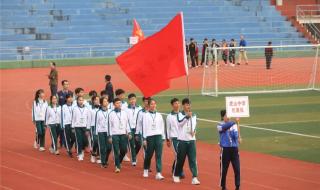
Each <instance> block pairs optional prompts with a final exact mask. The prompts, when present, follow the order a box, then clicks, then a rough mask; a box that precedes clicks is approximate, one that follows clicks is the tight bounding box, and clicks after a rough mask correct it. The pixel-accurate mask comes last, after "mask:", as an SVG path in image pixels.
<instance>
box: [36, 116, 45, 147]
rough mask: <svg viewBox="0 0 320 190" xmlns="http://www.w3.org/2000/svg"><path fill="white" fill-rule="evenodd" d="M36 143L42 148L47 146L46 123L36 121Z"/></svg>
mask: <svg viewBox="0 0 320 190" xmlns="http://www.w3.org/2000/svg"><path fill="white" fill-rule="evenodd" d="M35 124H36V141H37V144H38V145H40V147H44V146H45V137H46V127H45V125H44V121H36V122H35Z"/></svg>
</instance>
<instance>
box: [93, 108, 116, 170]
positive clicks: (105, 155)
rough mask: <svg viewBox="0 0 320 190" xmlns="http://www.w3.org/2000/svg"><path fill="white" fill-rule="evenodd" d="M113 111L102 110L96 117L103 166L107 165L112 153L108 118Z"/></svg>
mask: <svg viewBox="0 0 320 190" xmlns="http://www.w3.org/2000/svg"><path fill="white" fill-rule="evenodd" d="M110 112H111V110H108V109H107V110H104V109H102V108H101V109H100V110H99V111H97V113H96V117H95V129H96V131H95V134H97V135H98V145H99V154H100V159H101V165H107V164H108V159H109V155H110V152H111V151H112V144H111V143H109V137H110V135H109V133H108V129H109V127H108V120H109V119H108V118H109V113H110Z"/></svg>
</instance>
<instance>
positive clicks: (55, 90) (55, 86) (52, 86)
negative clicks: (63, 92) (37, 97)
mask: <svg viewBox="0 0 320 190" xmlns="http://www.w3.org/2000/svg"><path fill="white" fill-rule="evenodd" d="M50 91H51V96H52V95H56V94H57V92H58V86H57V85H50Z"/></svg>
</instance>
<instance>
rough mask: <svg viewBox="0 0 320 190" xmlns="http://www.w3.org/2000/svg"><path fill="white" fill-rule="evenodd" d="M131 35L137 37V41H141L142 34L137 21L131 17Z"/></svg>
mask: <svg viewBox="0 0 320 190" xmlns="http://www.w3.org/2000/svg"><path fill="white" fill-rule="evenodd" d="M132 36H134V37H137V38H138V42H140V41H142V40H143V39H144V34H143V32H142V30H141V28H140V25H139V23H138V22H137V20H136V19H133V29H132Z"/></svg>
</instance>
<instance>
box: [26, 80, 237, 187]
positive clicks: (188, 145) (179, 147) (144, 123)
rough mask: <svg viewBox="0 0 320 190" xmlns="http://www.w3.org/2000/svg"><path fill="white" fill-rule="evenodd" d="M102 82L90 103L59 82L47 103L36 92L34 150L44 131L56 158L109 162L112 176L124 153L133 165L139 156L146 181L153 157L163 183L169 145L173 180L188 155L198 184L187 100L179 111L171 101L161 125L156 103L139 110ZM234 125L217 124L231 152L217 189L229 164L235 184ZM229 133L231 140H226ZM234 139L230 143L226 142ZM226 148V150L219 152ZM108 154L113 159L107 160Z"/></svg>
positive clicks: (193, 123) (146, 101) (41, 146)
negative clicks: (164, 157) (164, 156)
mask: <svg viewBox="0 0 320 190" xmlns="http://www.w3.org/2000/svg"><path fill="white" fill-rule="evenodd" d="M105 79H106V82H107V85H106V90H103V91H101V92H100V95H98V94H97V92H96V91H90V92H89V96H90V100H89V101H87V100H86V99H85V97H84V96H85V93H84V89H82V88H76V89H75V91H74V94H73V92H72V91H70V90H69V82H68V81H67V80H63V81H62V86H63V90H61V91H59V92H57V94H52V95H51V96H50V100H49V102H48V101H46V99H45V92H44V90H42V89H39V90H37V91H36V93H35V97H34V101H33V106H32V121H33V122H34V124H35V127H36V137H35V142H34V148H35V149H38V150H39V151H41V152H43V151H45V150H46V149H45V134H46V128H48V129H49V131H50V137H51V146H50V148H49V151H50V153H52V154H55V155H59V154H60V150H62V149H65V150H66V152H67V154H68V155H69V156H70V157H73V156H74V152H76V156H77V159H78V160H79V161H83V160H84V158H85V154H86V153H87V154H89V156H90V161H91V162H92V163H98V164H100V166H101V168H107V166H108V165H109V164H110V162H109V160H112V159H113V161H114V167H115V170H114V171H115V173H119V172H120V171H121V164H122V162H123V161H124V158H125V157H126V154H128V155H130V157H131V165H132V166H133V167H135V166H136V165H137V155H138V154H139V153H140V152H142V153H143V155H144V156H143V157H144V161H143V168H144V170H143V173H142V176H143V177H145V178H148V177H149V172H150V171H151V170H150V165H151V159H152V157H153V155H154V154H155V158H156V175H155V178H156V179H157V180H163V179H164V177H163V175H162V153H163V142H164V141H165V142H166V145H167V146H168V147H171V146H172V148H173V150H174V153H175V159H174V160H173V165H172V171H171V172H172V179H173V182H175V183H179V182H180V180H181V179H183V178H184V176H185V174H184V171H183V166H184V163H185V160H186V157H187V158H188V162H189V167H190V170H191V173H192V181H191V184H193V185H199V184H200V181H199V180H198V166H197V153H196V129H197V116H196V115H195V114H194V113H192V111H191V102H190V100H189V99H188V98H184V99H183V100H182V101H181V104H182V110H180V109H181V105H180V101H179V99H177V98H172V99H171V101H170V104H171V106H172V111H171V112H170V113H169V114H168V115H167V117H166V119H165V121H164V118H163V115H162V114H161V113H159V112H158V111H157V101H156V100H155V99H153V98H151V97H143V98H142V106H139V105H137V97H136V95H135V94H134V93H129V95H128V97H127V98H128V102H126V101H124V100H125V91H124V90H123V89H117V90H116V91H115V97H114V98H113V95H110V93H112V94H113V86H112V84H111V82H110V80H111V76H109V75H107V76H106V77H105ZM110 97H111V98H113V100H111V99H110ZM221 116H222V119H223V118H225V113H221ZM234 126H235V123H234V122H231V121H229V120H225V119H224V120H223V121H222V122H221V123H219V124H218V130H219V133H220V137H221V143H225V144H227V146H231V149H232V150H231V149H229V148H226V149H224V150H222V153H221V175H222V176H221V179H222V181H221V187H222V189H224V188H223V187H225V176H226V174H227V172H226V171H227V169H228V165H229V163H230V162H232V165H233V166H234V167H235V173H236V180H237V183H236V185H237V187H238V188H239V186H240V165H239V164H240V163H239V157H236V156H237V155H238V150H237V149H233V148H236V147H237V145H238V144H237V143H238V141H237V140H238V139H237V138H238V136H237V133H236V132H237V128H235V127H234ZM226 131H230V134H228V135H227V136H225V135H223V134H224V133H225V132H226ZM231 131H235V132H233V133H231ZM228 133H229V132H228ZM231 134H232V135H233V136H229V135H231ZM231 138H232V139H231ZM233 138H235V139H234V144H230V142H232V141H233ZM224 141H226V142H224ZM228 143H229V144H228ZM232 147H233V148H232ZM73 149H75V150H76V151H74V150H73ZM226 150H227V151H229V152H228V153H224V151H226ZM230 151H231V152H230ZM111 153H112V155H113V158H111V159H110V158H109V157H110V154H111ZM229 153H232V154H233V155H232V156H233V157H234V158H233V159H231V157H226V156H227V154H229ZM225 154H226V155H225ZM235 159H237V160H235ZM129 160H130V159H129Z"/></svg>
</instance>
